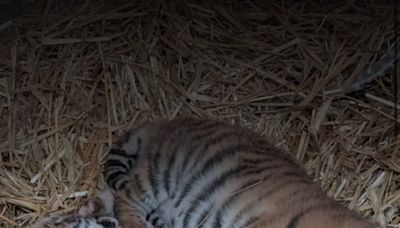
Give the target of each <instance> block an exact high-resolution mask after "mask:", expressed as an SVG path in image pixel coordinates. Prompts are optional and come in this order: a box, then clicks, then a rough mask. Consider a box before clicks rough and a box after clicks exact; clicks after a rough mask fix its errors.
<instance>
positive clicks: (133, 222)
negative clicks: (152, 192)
mask: <svg viewBox="0 0 400 228" xmlns="http://www.w3.org/2000/svg"><path fill="white" fill-rule="evenodd" d="M134 183H135V182H130V183H127V184H126V185H125V186H124V189H120V190H119V191H117V193H116V194H115V200H116V203H115V205H116V207H115V211H116V213H117V217H118V219H119V221H120V223H121V226H122V227H123V228H125V227H132V228H134V227H138V228H139V227H143V228H145V227H152V228H167V227H168V226H167V225H166V224H165V223H164V221H163V220H162V218H161V217H160V216H159V215H160V214H159V212H158V210H157V209H154V208H152V207H151V206H150V205H149V204H146V203H145V200H143V198H142V197H141V195H139V194H140V193H138V191H137V189H135V187H134V186H133V185H134ZM146 224H147V226H146Z"/></svg>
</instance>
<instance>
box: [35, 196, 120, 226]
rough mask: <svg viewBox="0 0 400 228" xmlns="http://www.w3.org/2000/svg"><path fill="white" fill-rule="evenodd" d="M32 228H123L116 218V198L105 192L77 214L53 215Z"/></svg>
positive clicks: (86, 204) (91, 200)
mask: <svg viewBox="0 0 400 228" xmlns="http://www.w3.org/2000/svg"><path fill="white" fill-rule="evenodd" d="M30 227H31V228H121V227H120V225H119V222H118V220H117V219H116V218H115V217H114V196H113V195H112V193H111V191H109V190H105V191H103V192H102V193H101V194H100V195H99V196H97V197H93V198H90V199H89V200H87V201H86V202H85V203H84V204H83V206H82V207H80V208H79V210H78V211H77V212H76V213H73V214H68V215H51V216H48V217H45V218H43V219H42V220H40V221H39V222H37V223H35V224H34V225H32V226H30Z"/></svg>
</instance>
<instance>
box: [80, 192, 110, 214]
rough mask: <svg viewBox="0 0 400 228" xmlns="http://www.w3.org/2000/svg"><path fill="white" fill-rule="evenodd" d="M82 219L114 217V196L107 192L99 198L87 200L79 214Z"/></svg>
mask: <svg viewBox="0 0 400 228" xmlns="http://www.w3.org/2000/svg"><path fill="white" fill-rule="evenodd" d="M77 215H78V216H81V217H98V216H111V217H113V216H114V195H113V194H112V192H111V191H110V190H108V189H107V190H105V191H103V192H102V193H100V194H99V195H98V196H95V197H92V198H89V199H87V200H86V201H85V202H84V203H83V205H82V206H81V207H80V208H79V210H78V212H77Z"/></svg>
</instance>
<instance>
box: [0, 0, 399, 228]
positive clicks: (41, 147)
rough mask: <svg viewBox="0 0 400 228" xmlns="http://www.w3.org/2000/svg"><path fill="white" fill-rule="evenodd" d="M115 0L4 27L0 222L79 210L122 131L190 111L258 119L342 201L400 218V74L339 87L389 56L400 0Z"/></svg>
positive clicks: (386, 218) (38, 6) (52, 6)
mask: <svg viewBox="0 0 400 228" xmlns="http://www.w3.org/2000/svg"><path fill="white" fill-rule="evenodd" d="M106 2H107V1H97V0H92V1H89V0H87V1H38V2H37V3H35V4H33V3H32V5H28V6H27V10H25V12H24V13H23V16H22V17H20V18H18V19H17V20H15V21H14V24H13V26H11V27H10V28H9V29H8V30H6V33H3V34H2V35H1V37H0V42H1V46H0V50H1V52H0V116H1V118H0V155H1V156H0V169H1V171H0V223H1V225H0V226H5V227H11V226H26V225H28V224H30V223H31V222H33V221H34V220H36V219H37V218H39V217H40V216H43V215H45V214H46V213H51V212H59V213H67V212H70V211H72V210H74V209H76V207H77V206H78V205H79V202H81V200H82V198H84V197H87V196H91V195H93V194H94V193H95V192H96V190H97V189H101V188H102V186H103V185H104V183H103V180H102V175H101V165H102V162H103V161H104V157H105V154H106V151H107V149H108V148H109V146H110V145H111V143H112V140H114V139H115V138H116V137H117V136H118V135H120V134H122V133H123V132H124V131H126V129H129V128H131V127H132V126H135V125H137V124H139V123H141V122H143V121H145V120H149V119H156V118H168V119H172V118H175V117H177V116H181V115H192V116H198V117H201V118H212V119H221V120H226V121H228V122H240V123H241V124H242V125H244V126H246V127H251V128H252V129H255V130H256V131H257V132H259V133H261V134H263V135H265V136H266V138H268V139H270V140H271V141H272V142H273V143H275V144H276V145H277V146H279V147H281V148H284V149H286V150H289V151H291V152H293V154H294V155H295V156H297V158H299V160H300V161H301V162H302V163H303V164H304V165H305V166H306V167H307V170H308V171H309V173H310V174H311V175H312V176H314V177H315V179H316V180H318V181H319V182H320V183H321V184H322V186H323V188H324V189H326V191H327V192H328V194H329V195H330V196H332V197H334V198H335V199H337V200H338V201H340V202H341V203H343V204H344V205H347V206H348V207H350V208H353V209H355V210H357V211H358V212H359V213H361V214H363V215H364V216H365V217H368V218H370V219H372V220H375V221H378V222H379V223H382V224H387V225H388V226H393V227H395V226H396V225H397V224H399V222H400V216H399V214H400V209H399V207H400V188H399V185H400V138H399V137H397V138H396V137H395V136H394V135H393V126H394V122H395V121H400V120H395V119H394V118H393V111H394V110H393V107H394V104H393V103H392V102H390V101H392V100H393V99H392V96H393V91H392V90H391V85H390V79H389V78H390V77H388V75H379V76H377V77H374V78H373V80H372V82H371V83H369V84H362V86H361V87H358V89H357V91H356V92H355V93H352V94H350V95H344V94H345V93H346V90H345V89H346V88H350V87H351V86H350V85H349V84H347V85H343V86H341V88H340V89H342V93H340V94H339V95H333V94H331V93H326V91H329V90H330V88H336V89H337V84H336V82H337V81H345V82H347V83H350V84H351V82H352V81H353V79H356V78H357V77H358V76H359V75H362V74H363V72H366V71H367V70H368V69H370V66H372V65H373V64H376V63H378V64H379V60H380V59H381V58H382V56H384V55H385V51H387V50H389V48H390V45H391V42H392V41H393V40H394V35H393V34H394V31H393V26H392V24H391V22H392V21H393V20H392V15H393V12H392V7H391V5H389V4H385V3H384V2H383V1H352V2H351V3H347V2H346V1H342V2H341V3H339V2H336V1H317V0H315V1H256V0H249V1H226V2H218V1H178V0H172V1H161V0H160V1H156V0H151V1H125V2H124V1H108V2H109V3H106ZM111 2H113V4H112V3H111ZM322 2H323V4H322ZM27 4H28V3H27ZM345 84H346V83H345ZM365 94H366V95H365Z"/></svg>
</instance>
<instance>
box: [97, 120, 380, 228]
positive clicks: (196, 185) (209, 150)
mask: <svg viewBox="0 0 400 228" xmlns="http://www.w3.org/2000/svg"><path fill="white" fill-rule="evenodd" d="M104 175H105V178H106V181H107V184H108V185H109V187H111V188H112V189H113V190H114V191H115V197H116V213H117V217H118V219H119V222H120V223H121V226H122V227H124V228H126V227H145V226H144V225H140V222H141V221H140V220H142V221H143V222H147V225H148V226H151V227H170V228H191V227H203V228H211V227H212V228H216V227H226V228H239V227H273V228H306V227H307V228H310V227H321V228H322V227H325V228H345V227H347V228H350V227H351V228H373V227H378V225H375V224H373V223H371V222H369V221H367V220H366V219H364V218H362V217H361V216H359V215H358V214H356V213H355V212H353V211H350V210H349V209H347V208H345V207H343V206H341V205H339V204H338V203H336V202H334V201H333V200H332V199H330V198H328V197H327V196H326V195H325V194H324V192H323V190H322V189H321V188H320V187H319V186H318V185H317V184H315V183H314V182H313V180H312V178H310V177H309V176H308V175H307V174H306V172H305V171H304V170H303V169H302V168H301V167H300V166H299V164H298V163H297V162H296V161H295V160H294V159H293V158H292V157H291V156H290V155H289V154H287V153H285V152H283V151H281V150H279V149H277V148H275V147H274V146H272V145H271V144H269V143H267V142H266V141H265V140H264V138H262V137H261V136H258V135H257V134H255V133H253V132H251V131H249V130H246V129H243V128H240V127H235V126H231V125H228V124H225V123H222V122H218V121H212V120H199V119H191V118H185V119H177V120H172V121H155V122H149V123H145V124H143V125H141V126H139V127H137V128H136V129H134V130H132V131H130V132H129V133H128V134H127V135H126V137H125V139H123V140H122V141H121V142H120V143H118V145H115V146H114V148H113V149H111V150H110V152H109V155H108V158H107V161H106V164H105V173H104ZM134 216H139V219H137V217H134ZM133 224H134V225H133Z"/></svg>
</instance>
